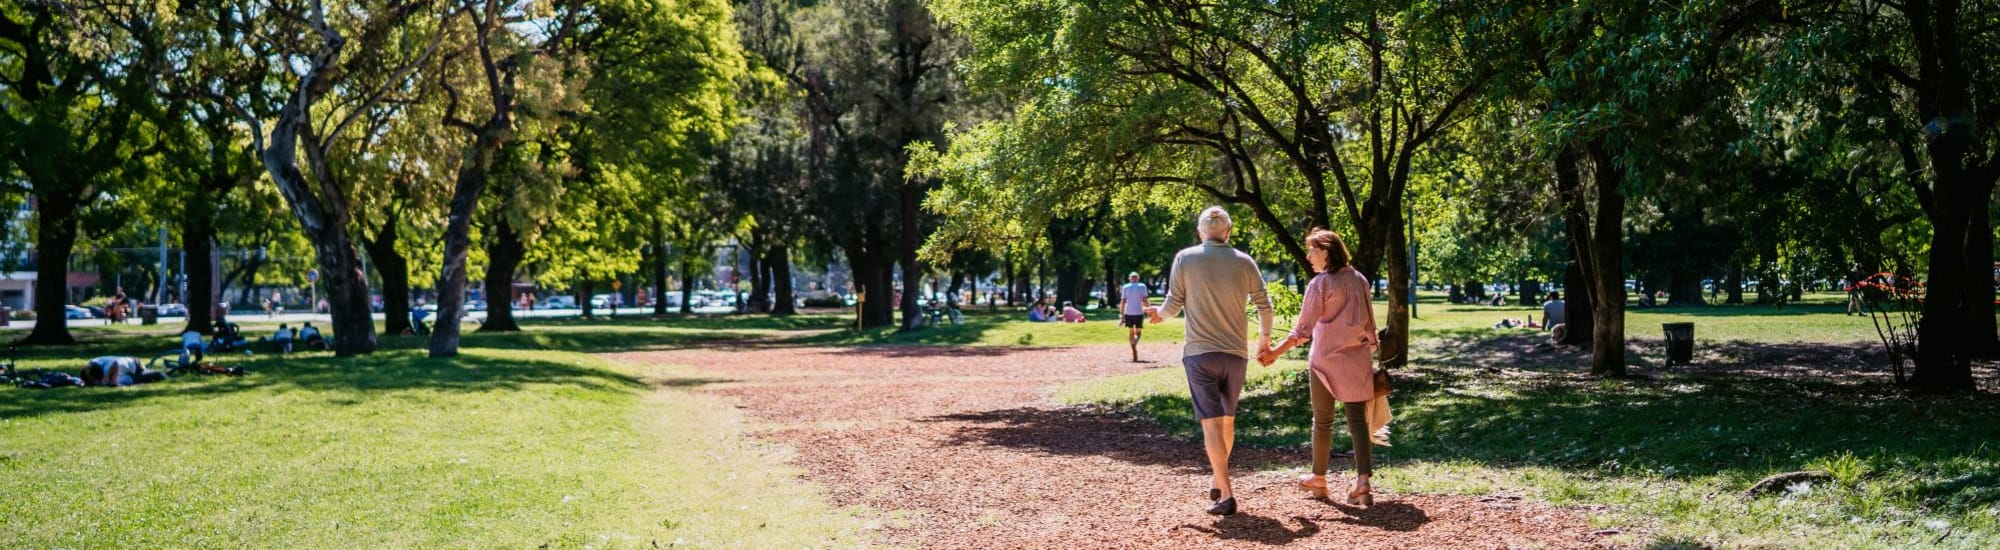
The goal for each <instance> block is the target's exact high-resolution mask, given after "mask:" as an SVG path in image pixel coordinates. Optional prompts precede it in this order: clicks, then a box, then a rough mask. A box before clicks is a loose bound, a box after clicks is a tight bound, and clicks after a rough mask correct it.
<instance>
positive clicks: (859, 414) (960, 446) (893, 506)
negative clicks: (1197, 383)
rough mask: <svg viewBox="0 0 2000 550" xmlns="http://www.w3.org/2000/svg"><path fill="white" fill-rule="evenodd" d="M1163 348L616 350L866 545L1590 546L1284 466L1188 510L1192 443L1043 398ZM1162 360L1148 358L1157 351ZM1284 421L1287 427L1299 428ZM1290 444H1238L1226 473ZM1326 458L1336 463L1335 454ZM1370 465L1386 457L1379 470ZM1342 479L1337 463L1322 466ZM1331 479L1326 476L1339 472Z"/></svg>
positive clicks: (1542, 522) (1535, 519)
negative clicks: (754, 439)
mask: <svg viewBox="0 0 2000 550" xmlns="http://www.w3.org/2000/svg"><path fill="white" fill-rule="evenodd" d="M1179 351H1180V350H1179V346H1177V345H1171V344H1167V345H1153V346H1148V347H1145V348H1142V354H1141V355H1142V357H1146V358H1149V359H1152V360H1153V361H1155V362H1153V363H1147V364H1135V363H1131V362H1129V361H1128V358H1129V356H1128V355H1127V354H1128V353H1129V351H1127V350H1126V349H1124V348H1123V347H1121V346H1101V347H1084V348H1067V349H1007V348H780V347H759V346H754V345H747V346H741V347H729V346H711V347H708V348H706V349H700V350H682V351H670V352H647V353H634V354H628V355H627V356H626V358H628V359H633V360H641V361H661V362H671V363H677V364H686V365H695V366H697V367H699V368H700V369H701V371H702V374H703V376H704V377H707V378H709V379H710V380H709V381H710V382H713V383H710V384H708V385H705V386H704V387H703V389H702V390H701V391H705V392H710V393H714V394H720V395H724V396H728V397H730V398H732V399H734V400H735V401H737V402H738V403H740V406H741V407H743V408H744V409H745V411H746V412H747V413H749V415H750V416H751V417H753V418H756V419H758V420H759V421H761V422H763V423H764V424H762V425H761V426H760V429H759V430H758V435H759V436H760V437H765V438H769V439H773V440H776V441H780V442H783V443H785V444H788V445H790V446H792V447H793V448H795V449H797V450H798V456H797V458H796V462H797V464H798V465H799V466H801V467H803V468H804V469H806V470H807V471H808V472H810V473H811V474H810V475H811V479H809V480H808V481H812V482H816V483H819V484H821V485H823V486H824V487H826V488H827V490H828V491H829V493H830V495H831V498H832V499H833V500H834V501H835V502H836V503H838V504H841V505H865V506H868V507H870V508H873V509H876V510H881V511H883V514H882V517H881V523H882V526H881V529H882V530H881V532H882V534H883V538H884V539H886V540H885V541H884V542H888V543H890V544H893V545H897V546H907V547H921V548H1057V547H1062V548H1083V547H1088V548H1188V547H1196V546H1199V547H1204V548H1207V547H1229V548H1249V547H1261V546H1269V545H1274V544H1286V545H1288V546H1295V547H1315V548H1317V547H1324V548H1446V547H1449V548H1576V547H1593V546H1596V544H1594V543H1593V542H1591V541H1592V540H1593V537H1591V536H1590V531H1591V529H1590V528H1589V527H1588V525H1587V523H1586V522H1585V520H1584V518H1583V516H1582V514H1580V513H1577V512H1574V511H1566V510H1560V509H1553V508H1550V507H1547V506H1543V505H1538V504H1534V503H1526V502H1518V501H1508V500H1499V499H1491V498H1489V499H1486V500H1487V501H1485V502H1482V501H1481V500H1480V499H1476V498H1469V497H1452V496H1438V495H1408V494H1400V493H1397V492H1396V491H1395V488H1394V487H1377V489H1376V491H1377V493H1378V494H1377V497H1376V498H1377V500H1376V505H1375V507H1374V508H1372V509H1369V510H1358V509H1354V508H1349V507H1346V506H1344V505H1336V504H1333V503H1329V502H1326V501H1320V500H1314V499H1310V498H1308V497H1306V496H1305V495H1304V494H1303V493H1301V492H1299V491H1297V490H1296V489H1294V488H1293V487H1292V485H1291V479H1290V477H1289V476H1288V475H1285V474H1277V473H1272V474H1249V475H1247V477H1243V478H1240V479H1238V480H1237V494H1238V495H1239V496H1238V499H1239V501H1240V502H1241V503H1242V509H1241V510H1242V511H1241V512H1240V513H1239V514H1237V515H1236V516H1233V517H1229V518H1221V519H1218V518H1215V517H1213V516H1208V515H1205V514H1203V513H1202V510H1203V509H1204V508H1205V507H1206V506H1207V502H1206V500H1205V499H1204V496H1203V495H1202V493H1203V491H1204V490H1205V489H1206V488H1207V483H1208V482H1207V477H1206V470H1207V468H1206V464H1205V462H1204V460H1203V458H1202V455H1201V449H1200V447H1199V445H1198V444H1195V443H1190V442H1187V441H1181V440H1175V439H1171V438H1168V437H1166V436H1165V435H1163V434H1162V432H1161V430H1160V429H1159V428H1158V427H1157V426H1154V425H1152V424H1150V423H1148V422H1144V421H1135V420H1128V419H1122V418H1117V417H1112V416H1108V415H1102V414H1093V413H1088V412H1083V411H1078V410H1074V409H1069V408H1064V407H1060V406H1056V405H1053V404H1051V403H1049V402H1048V400H1047V397H1048V394H1049V392H1050V391H1051V390H1052V389H1053V388H1054V387H1056V386H1060V385H1061V384H1063V383H1066V382H1071V381H1075V380H1081V379H1086V378H1094V377H1102V376H1112V375H1118V374H1126V373H1131V372H1137V371H1139V370H1142V369H1145V368H1155V367H1161V366H1170V367H1172V368H1179V363H1178V354H1179ZM1170 359H1171V360H1174V362H1172V363H1170V364H1169V363H1166V362H1165V361H1166V360H1170ZM1304 421H1305V420H1304V419H1301V422H1304ZM1304 461H1305V453H1303V452H1300V451H1291V450H1261V449H1248V448H1239V449H1238V450H1237V453H1236V457H1235V464H1236V465H1237V466H1238V469H1237V471H1238V472H1239V475H1244V474H1243V472H1249V471H1250V469H1251V468H1254V467H1258V466H1266V465H1269V466H1291V465H1299V464H1304V463H1305V462H1304ZM1335 466H1336V469H1339V470H1344V469H1345V468H1346V467H1348V466H1349V465H1348V464H1347V463H1345V462H1336V464H1335ZM1388 467H1393V465H1389V466H1388ZM1336 473H1337V474H1339V475H1343V476H1344V475H1345V472H1344V471H1343V472H1336ZM1330 481H1333V482H1334V484H1335V485H1337V486H1344V485H1345V483H1346V481H1345V479H1344V478H1342V479H1338V480H1330Z"/></svg>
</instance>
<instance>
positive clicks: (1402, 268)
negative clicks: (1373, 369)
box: [1379, 198, 1410, 369]
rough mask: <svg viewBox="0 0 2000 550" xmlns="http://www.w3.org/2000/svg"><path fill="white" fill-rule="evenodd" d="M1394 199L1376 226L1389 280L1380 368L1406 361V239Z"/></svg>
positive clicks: (1407, 326)
mask: <svg viewBox="0 0 2000 550" xmlns="http://www.w3.org/2000/svg"><path fill="white" fill-rule="evenodd" d="M1397 202H1399V201H1397V200H1396V199H1393V198H1392V199H1391V203H1390V204H1387V205H1386V206H1385V207H1384V208H1385V211H1384V212H1383V216H1382V217H1383V218H1384V220H1385V222H1384V223H1383V224H1382V225H1383V227H1381V228H1380V229H1381V230H1382V231H1384V232H1385V235H1386V236H1387V239H1386V240H1387V241H1388V243H1387V244H1388V249H1387V250H1385V252H1387V254H1386V257H1385V258H1384V259H1383V260H1384V262H1386V263H1387V264H1388V265H1386V266H1384V268H1385V269H1383V271H1386V272H1387V275H1386V277H1388V279H1389V281H1388V282H1389V311H1388V313H1387V315H1388V317H1389V319H1388V321H1389V322H1388V323H1387V325H1386V327H1385V328H1387V329H1388V330H1387V331H1386V333H1384V334H1383V336H1382V339H1381V340H1382V346H1381V349H1380V355H1379V357H1380V358H1381V363H1382V368H1384V369H1389V368H1400V367H1402V366H1403V365H1405V364H1407V363H1409V360H1410V242H1409V235H1408V234H1407V233H1406V232H1405V231H1403V209H1402V207H1401V205H1400V204H1396V203H1397Z"/></svg>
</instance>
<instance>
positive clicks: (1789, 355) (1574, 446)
mask: <svg viewBox="0 0 2000 550" xmlns="http://www.w3.org/2000/svg"><path fill="white" fill-rule="evenodd" d="M1428 344H1430V345H1429V346H1427V349H1425V350H1424V351H1422V352H1421V353H1420V355H1419V361H1417V362H1416V363H1415V365H1420V366H1412V367H1410V368H1406V369H1402V370H1400V371H1398V374H1399V378H1398V379H1397V380H1398V383H1397V386H1396V393H1395V394H1393V395H1392V397H1391V398H1390V400H1391V402H1392V404H1393V406H1394V407H1395V412H1396V420H1395V421H1394V423H1393V424H1392V426H1393V427H1394V428H1395V434H1396V435H1395V438H1394V439H1395V443H1396V446H1395V447H1393V448H1390V449H1380V448H1378V453H1377V462H1378V465H1381V466H1385V467H1390V468H1393V467H1395V460H1394V459H1417V460H1424V461H1441V462H1449V461H1468V462H1476V463H1481V464H1487V465H1491V466H1496V467H1519V466H1541V467H1553V468H1560V469H1564V470H1569V471H1580V472H1585V473H1589V474H1594V475H1606V476H1623V475H1643V476H1662V477H1668V478H1685V477H1693V476H1711V475H1714V476H1720V477H1722V478H1723V479H1725V480H1727V481H1728V482H1729V483H1731V484H1733V485H1737V486H1741V487H1747V486H1748V485H1749V484H1750V483H1751V482H1753V481H1755V480H1756V479H1758V478H1761V477H1763V476H1765V475H1768V474H1770V473H1772V472H1782V471H1793V470H1802V469H1809V468H1814V467H1817V465H1820V464H1824V463H1826V462H1827V461H1831V460H1836V459H1839V458H1841V457H1845V456H1850V455H1851V456H1853V457H1857V458H1859V459H1860V460H1862V461H1864V462H1865V463H1867V464H1869V465H1870V467H1871V468H1872V469H1875V470H1895V471H1907V472H1920V473H1924V474H1925V475H1926V476H1931V475H1936V476H1938V477H1942V478H1947V479H1945V480H1944V481H1939V482H1931V483H1923V484H1919V485H1918V486H1916V487H1913V488H1911V489H1910V490H1911V491H1913V493H1914V495H1915V496H1917V497H1918V498H1921V499H1922V500H1924V501H1925V502H1927V503H1928V504H1929V505H1931V506H1933V507H1943V508H1948V509H1954V510H1976V509H1979V508H1980V507H1983V506H1988V505H1991V504H1994V503H1996V502H2000V460H1995V458H1996V457H1995V455H1994V454H1993V453H1992V451H1991V450H1990V449H1989V448H1988V447H1989V446H1990V443H1989V442H1990V441H1993V440H1995V439H1996V438H2000V423H1996V422H1993V421H1992V419H1993V418H1994V417H1995V416H1996V415H2000V396H1996V395H1994V394H1991V393H1979V394H1972V395H1961V396H1949V397H1926V398H1909V397H1904V396H1902V395H1901V394H1900V393H1899V392H1897V391H1896V390H1894V389H1893V387H1892V386H1891V385H1889V384H1888V383H1887V382H1886V380H1887V378H1886V377H1885V376H1884V375H1882V374H1881V372H1880V371H1881V370H1882V369H1881V368H1879V367H1874V366H1870V365H1869V364H1868V363H1869V361H1868V360H1867V356H1866V352H1865V350H1863V349H1860V348H1865V346H1837V345H1834V346H1828V345H1814V344H1796V345H1789V344H1785V345H1770V344H1726V345H1720V346H1717V347H1716V349H1713V350H1710V351H1708V352H1707V355H1706V356H1705V357H1708V358H1710V359H1711V360H1712V362H1713V363H1714V364H1708V365H1704V364H1699V363H1698V364H1696V365H1693V366H1675V367H1672V368H1656V367H1644V366H1641V367H1635V369H1634V371H1635V372H1636V373H1639V374H1640V376H1639V377H1636V378H1632V379H1621V380H1609V379H1599V378H1595V377H1591V376H1588V375H1587V374H1584V373H1581V372H1579V369H1578V367H1576V366H1575V365H1579V364H1581V363H1579V362H1578V361H1577V360H1576V358H1575V357H1571V356H1570V354H1573V353H1575V352H1573V351H1561V350H1557V351H1537V350H1536V348H1534V347H1533V346H1534V344H1533V340H1532V339H1530V340H1521V339H1518V338H1516V339H1511V340H1510V339H1506V338H1505V337H1503V338H1501V339H1498V340H1486V341H1458V340H1454V341H1447V342H1442V343H1438V342H1431V343H1428ZM1843 350H1844V351H1843ZM1745 358H1750V359H1754V360H1755V361H1757V362H1756V363H1752V364H1747V365H1732V364H1731V363H1732V362H1734V361H1739V360H1744V359H1745ZM1982 372H1983V373H1984V374H1983V375H1982V376H1983V377H1984V378H1986V379H1987V381H1988V382H1989V383H1990V382H1991V381H1992V378H1993V373H1992V369H1990V368H1987V369H1983V370H1982ZM1745 373H1748V375H1745ZM1268 382H1269V384H1270V386H1269V387H1263V388H1246V390H1245V395H1244V397H1243V400H1242V404H1241V407H1240V409H1239V415H1238V417H1237V427H1238V433H1237V440H1238V441H1239V442H1240V443H1242V444H1243V446H1247V447H1254V448H1266V449H1297V448H1299V446H1300V445H1303V444H1305V443H1307V442H1308V441H1309V440H1310V433H1309V431H1308V429H1307V427H1308V423H1309V420H1310V418H1311V414H1312V413H1311V407H1310V403H1309V399H1308V398H1307V386H1306V384H1307V381H1306V379H1305V377H1304V376H1303V372H1302V371H1301V372H1300V373H1299V374H1298V375H1293V376H1280V377H1273V378H1271V379H1269V380H1268ZM1110 406H1111V407H1112V408H1113V409H1115V410H1117V411H1120V412H1123V413H1128V414H1131V415H1134V416H1139V417H1143V418H1148V419H1152V420H1154V421H1156V422H1157V423H1158V425H1159V426H1161V427H1162V428H1164V429H1165V430H1166V431H1167V432H1168V433H1169V434H1171V435H1172V436H1174V437H1176V438H1179V439H1180V440H1182V441H1186V442H1192V441H1195V440H1196V438H1197V437H1198V436H1199V426H1198V425H1197V423H1196V422H1195V419H1194V418H1193V415H1192V413H1191V406H1190V404H1189V400H1188V397H1187V396H1186V395H1183V394H1180V393H1179V392H1169V393H1166V394H1154V395H1149V396H1146V397H1144V398H1141V399H1138V400H1136V401H1131V402H1123V403H1113V404H1110ZM1056 420H1061V421H1062V422H1068V423H1075V422H1074V421H1069V420H1063V419H1056ZM1051 423H1053V421H1052V422H1051ZM1023 429H1025V428H1022V427H1019V426H1015V427H1009V428H1005V429H996V430H994V433H993V434H989V435H987V437H988V438H989V439H991V440H994V441H999V442H1003V443H1004V442H1006V441H1009V439H1010V438H1008V437H1004V436H1006V435H1007V433H1008V431H1009V430H1012V431H1019V430H1023ZM1046 429H1051V430H1053V429H1057V428H1055V427H1049V428H1046ZM1335 437H1336V439H1337V441H1336V442H1335V444H1336V445H1337V446H1338V445H1344V444H1345V438H1344V437H1342V436H1340V435H1336V436H1335ZM1110 450H1112V451H1116V450H1117V448H1116V447H1113V448H1111V449H1110ZM1242 450H1243V447H1239V448H1238V452H1239V453H1240V452H1242ZM1102 454H1108V455H1110V456H1113V457H1117V458H1126V455H1129V454H1130V453H1124V452H1104V453H1102ZM1146 458H1148V459H1150V456H1146ZM1385 458H1387V459H1390V460H1384V459H1385Z"/></svg>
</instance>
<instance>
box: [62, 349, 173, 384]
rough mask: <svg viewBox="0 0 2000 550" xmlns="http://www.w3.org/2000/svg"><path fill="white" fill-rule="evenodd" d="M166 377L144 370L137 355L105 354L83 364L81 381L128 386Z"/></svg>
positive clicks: (159, 373)
mask: <svg viewBox="0 0 2000 550" xmlns="http://www.w3.org/2000/svg"><path fill="white" fill-rule="evenodd" d="M165 379H166V373H161V372H156V371H149V370H146V366H145V365H143V364H141V363H140V362H139V358H137V357H125V356H118V355H106V356H103V357H99V358H96V359H91V360H90V362H89V363H86V364H84V366H83V382H84V383H85V384H88V385H92V386H111V387H117V386H130V385H133V384H143V383H146V382H158V381H160V380H165Z"/></svg>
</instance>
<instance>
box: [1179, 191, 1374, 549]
mask: <svg viewBox="0 0 2000 550" xmlns="http://www.w3.org/2000/svg"><path fill="white" fill-rule="evenodd" d="M1230 228H1231V222H1230V219H1229V213H1228V212H1227V211H1224V210H1223V209H1222V208H1221V207H1219V206H1218V207H1210V208H1208V209H1207V210H1204V211H1202V213H1201V216H1200V217H1199V218H1198V219H1197V222H1196V232H1197V233H1199V234H1200V236H1201V244H1199V245H1196V246H1193V247H1189V248H1188V249H1186V250H1182V251H1181V252H1180V253H1179V254H1178V255H1175V256H1174V263H1173V271H1172V273H1171V274H1170V276H1169V277H1168V281H1167V297H1166V303H1165V304H1163V305H1161V306H1160V307H1157V308H1154V307H1148V308H1146V315H1147V316H1148V317H1149V318H1150V320H1151V321H1152V322H1154V323H1159V322H1162V321H1164V320H1165V319H1166V318H1167V317H1172V316H1174V315H1175V314H1178V313H1181V312H1183V311H1185V312H1186V314H1187V329H1186V331H1187V334H1186V338H1185V342H1186V343H1185V344H1183V346H1182V356H1183V357H1182V359H1181V364H1182V366H1183V367H1184V368H1185V369H1186V371H1187V379H1188V390H1189V392H1190V393H1192V394H1193V398H1194V399H1193V400H1194V410H1195V416H1196V417H1197V418H1199V419H1200V420H1201V433H1202V443H1203V447H1205V448H1206V450H1207V452H1208V464H1209V467H1210V468H1211V469H1213V471H1214V479H1213V481H1212V483H1211V485H1210V486H1209V490H1208V497H1209V500H1211V501H1213V504H1212V505H1210V507H1209V508H1208V513H1210V514H1215V515H1224V516H1226V515H1231V514H1235V513H1236V497H1235V493H1234V492H1233V491H1232V490H1231V487H1230V483H1229V454H1230V451H1231V450H1233V449H1234V448H1235V444H1236V402H1237V398H1238V396H1239V395H1240V394H1241V393H1242V391H1243V379H1244V375H1245V374H1246V371H1247V370H1248V368H1249V362H1250V356H1249V354H1248V353H1247V352H1246V351H1245V350H1244V349H1243V347H1244V343H1245V341H1246V340H1247V339H1248V338H1247V335H1246V334H1244V333H1245V332H1246V331H1248V330H1249V322H1248V319H1247V318H1246V317H1247V312H1246V311H1245V310H1244V307H1243V305H1244V301H1245V299H1248V300H1249V302H1250V303H1251V304H1254V305H1256V307H1257V313H1258V327H1259V330H1258V340H1257V341H1258V346H1257V349H1258V351H1259V353H1258V355H1257V361H1258V363H1261V364H1263V365H1264V366H1270V365H1271V363H1272V362H1274V361H1276V360H1277V358H1278V356H1279V355H1282V354H1283V353H1284V352H1285V351H1286V350H1289V349H1291V348H1293V347H1295V346H1297V345H1299V344H1301V343H1304V342H1307V341H1311V342H1312V348H1311V356H1310V360H1309V362H1310V365H1311V368H1310V369H1309V370H1310V372H1311V375H1310V378H1311V386H1312V390H1311V391H1312V409H1313V418H1312V453H1313V454H1312V463H1313V464H1312V466H1313V473H1312V475H1310V476H1304V477H1301V478H1300V479H1299V486H1300V487H1301V488H1303V489H1305V490H1306V491H1309V492H1311V493H1312V494H1313V495H1315V496H1318V497H1321V498H1325V497H1326V495H1327V486H1326V466H1327V461H1328V459H1329V452H1330V451H1331V448H1332V435H1333V434H1332V429H1333V423H1334V411H1333V409H1334V404H1335V402H1336V401H1338V402H1340V403H1344V405H1343V407H1342V408H1344V409H1346V422H1347V432H1348V435H1349V436H1350V437H1351V438H1352V439H1353V441H1354V470H1355V474H1356V477H1355V480H1354V485H1353V486H1352V487H1351V490H1349V491H1348V493H1347V503H1348V504H1350V505H1361V506H1368V505H1372V504H1373V503H1374V496H1373V494H1372V492H1371V488H1370V486H1369V484H1368V478H1369V476H1370V475H1371V474H1373V460H1372V457H1371V455H1370V450H1371V449H1370V441H1369V435H1368V434H1369V429H1368V421H1367V417H1366V413H1365V411H1366V409H1367V404H1368V402H1369V401H1370V400H1372V399H1374V398H1375V386H1374V369H1373V361H1372V356H1373V355H1374V351H1375V347H1376V346H1377V344H1378V342H1377V341H1376V335H1375V315H1374V310H1372V309H1371V308H1370V305H1369V301H1368V300H1369V284H1368V279H1367V278H1366V277H1365V276H1363V275H1361V273H1360V272H1357V271H1355V270H1354V268H1353V267H1351V266H1349V265H1348V256H1347V246H1346V245H1345V244H1342V243H1341V241H1340V237H1339V236H1337V235H1334V234H1333V232H1331V231H1327V230H1324V229H1315V230H1313V232H1312V233H1311V234H1310V235H1308V236H1307V237H1306V243H1307V244H1308V245H1309V249H1308V250H1307V258H1308V259H1309V260H1310V261H1311V262H1312V264H1313V265H1312V268H1313V272H1315V273H1318V274H1319V275H1318V276H1315V277H1313V279H1312V282H1310V283H1308V284H1307V285H1306V295H1305V299H1304V301H1303V303H1302V304H1301V308H1300V312H1299V320H1298V322H1297V323H1296V324H1295V325H1293V328H1292V331H1291V333H1290V334H1288V335H1287V336H1286V338H1285V340H1284V341H1283V342H1279V343H1278V345H1277V346H1276V347H1273V346H1272V341H1271V322H1272V318H1273V316H1274V314H1273V313H1272V310H1271V299H1270V296H1269V295H1267V294H1266V293H1265V291H1264V278H1263V275H1262V274H1261V273H1260V272H1259V271H1258V269H1257V262H1256V260H1252V259H1250V255H1249V254H1245V253H1243V252H1242V251H1239V250H1236V249H1235V248H1232V247H1230V246H1229V232H1230Z"/></svg>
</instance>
